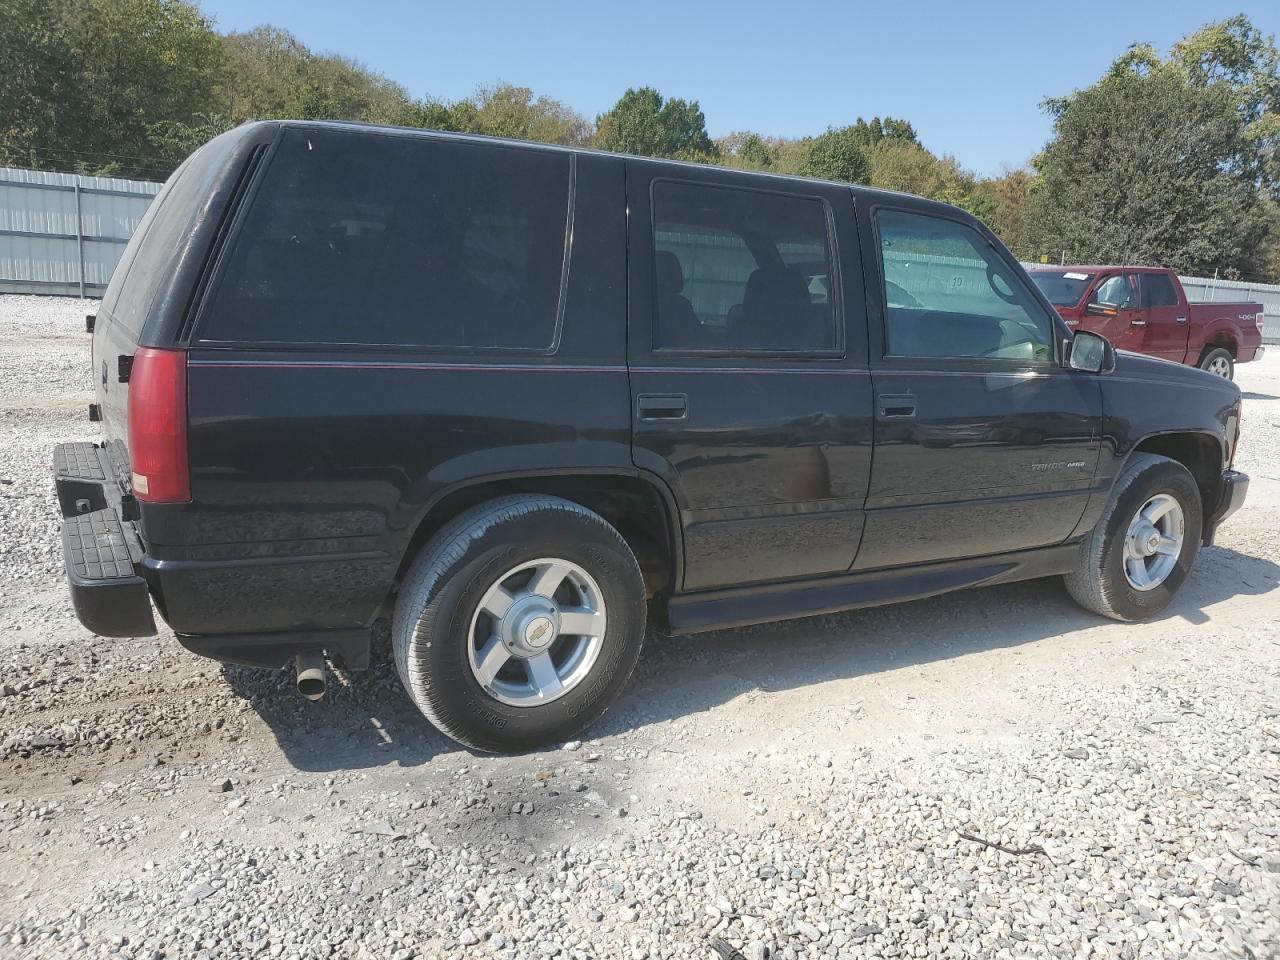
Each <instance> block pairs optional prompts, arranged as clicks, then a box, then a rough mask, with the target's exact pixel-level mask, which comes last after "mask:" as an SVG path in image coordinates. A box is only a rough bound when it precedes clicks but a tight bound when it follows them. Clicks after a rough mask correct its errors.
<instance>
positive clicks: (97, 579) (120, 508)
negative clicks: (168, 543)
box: [53, 443, 156, 637]
mask: <svg viewBox="0 0 1280 960" xmlns="http://www.w3.org/2000/svg"><path fill="white" fill-rule="evenodd" d="M119 457H120V454H119V452H118V451H116V450H114V449H112V448H109V447H107V446H99V445H98V444H95V443H63V444H60V445H59V446H58V447H56V448H55V449H54V451H53V481H54V485H55V486H56V488H57V492H58V506H59V508H60V510H61V512H62V516H63V523H62V559H63V562H64V564H65V565H66V570H67V584H68V586H69V587H70V588H71V603H72V605H73V606H74V607H75V611H76V616H77V617H79V618H80V622H81V623H82V624H84V625H85V627H87V628H88V629H89V630H91V631H93V632H94V633H96V634H97V635H98V636H100V637H151V636H155V633H156V621H155V618H154V617H153V616H152V614H151V597H150V593H149V590H148V588H147V581H146V580H145V579H143V577H142V576H141V572H142V571H141V564H142V558H143V553H144V551H143V547H142V538H141V537H139V536H138V528H137V525H136V524H135V523H134V522H133V520H132V519H128V518H127V516H126V515H127V513H128V508H129V506H131V505H132V502H133V501H132V498H130V497H129V496H128V494H127V493H126V490H127V487H126V486H125V484H123V483H122V482H121V480H120V477H121V468H120V463H119Z"/></svg>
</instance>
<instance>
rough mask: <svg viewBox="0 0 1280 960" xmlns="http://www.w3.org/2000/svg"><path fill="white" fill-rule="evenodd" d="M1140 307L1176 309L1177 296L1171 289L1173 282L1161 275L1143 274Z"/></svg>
mask: <svg viewBox="0 0 1280 960" xmlns="http://www.w3.org/2000/svg"><path fill="white" fill-rule="evenodd" d="M1142 305H1143V306H1144V307H1176V306H1177V305H1178V294H1177V292H1176V291H1175V290H1174V289H1173V281H1172V280H1170V279H1169V277H1168V276H1167V275H1166V274H1163V273H1144V274H1143V275H1142Z"/></svg>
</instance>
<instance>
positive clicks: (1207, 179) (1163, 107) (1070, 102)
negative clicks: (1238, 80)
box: [1027, 45, 1271, 275]
mask: <svg viewBox="0 0 1280 960" xmlns="http://www.w3.org/2000/svg"><path fill="white" fill-rule="evenodd" d="M1240 103H1241V99H1240V95H1239V90H1237V89H1236V88H1235V87H1234V86H1233V85H1232V84H1231V83H1230V82H1226V81H1222V80H1210V81H1206V82H1199V81H1197V80H1195V79H1194V78H1193V77H1191V76H1190V75H1189V72H1188V70H1187V69H1186V67H1185V64H1183V63H1180V62H1178V61H1170V62H1166V61H1163V60H1161V59H1160V58H1159V56H1158V55H1156V53H1155V52H1154V51H1153V50H1152V49H1151V48H1150V47H1146V46H1141V45H1138V46H1134V47H1132V48H1130V50H1129V51H1128V52H1127V53H1126V54H1125V55H1124V56H1122V57H1121V58H1120V59H1118V60H1117V61H1116V63H1115V64H1114V65H1113V66H1112V68H1111V69H1110V70H1109V71H1108V72H1107V74H1106V75H1105V76H1104V77H1103V78H1102V79H1101V80H1099V81H1098V82H1097V83H1096V84H1094V85H1093V86H1091V87H1088V88H1087V89H1085V90H1081V91H1078V92H1076V93H1074V94H1071V95H1070V96H1068V97H1063V98H1059V99H1057V100H1051V101H1047V104H1046V105H1047V107H1048V109H1049V110H1050V112H1051V113H1052V114H1053V116H1054V138H1053V140H1052V141H1051V142H1050V143H1049V145H1048V146H1047V147H1046V148H1045V150H1044V152H1043V153H1042V154H1041V155H1040V157H1038V158H1037V161H1036V166H1037V171H1038V177H1037V184H1036V189H1035V190H1034V191H1033V195H1032V202H1031V207H1030V210H1029V213H1028V217H1027V230H1028V241H1029V243H1030V244H1031V245H1032V246H1033V248H1034V249H1035V251H1036V252H1039V253H1045V254H1057V253H1058V252H1059V251H1062V250H1065V251H1066V254H1067V256H1068V257H1069V258H1071V259H1075V260H1097V261H1101V262H1128V263H1139V262H1146V263H1158V264H1161V265H1164V266H1169V267H1173V268H1174V269H1176V270H1179V271H1182V272H1187V273H1197V272H1199V273H1209V272H1212V271H1214V270H1218V271H1220V272H1221V273H1223V274H1224V275H1239V274H1242V273H1248V274H1256V273H1258V272H1261V271H1262V270H1263V269H1265V265H1264V263H1263V258H1264V257H1265V254H1264V251H1265V248H1266V238H1267V234H1268V232H1269V229H1270V223H1271V218H1270V216H1269V215H1268V211H1267V209H1266V207H1265V205H1264V202H1263V196H1262V194H1261V193H1260V190H1259V187H1260V185H1261V183H1260V180H1259V167H1258V163H1257V145H1256V144H1255V143H1254V142H1253V141H1251V140H1250V138H1249V136H1248V135H1247V134H1246V127H1247V126H1248V124H1247V122H1246V118H1245V117H1244V116H1242V114H1241V112H1240Z"/></svg>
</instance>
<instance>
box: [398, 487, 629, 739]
mask: <svg viewBox="0 0 1280 960" xmlns="http://www.w3.org/2000/svg"><path fill="white" fill-rule="evenodd" d="M645 615H646V607H645V599H644V583H643V580H642V579H641V574H640V566H639V564H638V563H637V562H636V559H635V556H634V555H633V554H632V552H631V548H630V547H629V546H628V545H627V543H626V541H625V540H623V538H622V536H621V535H620V534H619V533H618V531H617V530H615V529H614V528H613V526H611V525H610V524H609V523H608V522H607V521H606V520H604V518H602V517H600V516H599V515H598V514H595V513H592V512H591V511H590V510H588V509H586V508H585V507H582V506H579V505H578V504H576V503H572V502H570V501H568V500H561V499H560V498H558V497H550V496H514V497H503V498H501V499H497V500H492V501H489V502H488V503H483V504H481V505H479V506H477V507H474V508H472V509H471V510H468V511H467V512H466V513H463V514H462V515H460V516H459V517H457V518H456V519H455V520H453V521H452V522H450V523H449V524H447V525H446V526H445V527H444V528H443V529H442V530H441V531H440V532H439V533H437V534H436V536H435V537H433V538H432V539H431V541H430V542H429V543H427V545H426V546H425V547H424V548H423V549H422V552H421V553H420V554H419V556H418V557H417V558H416V559H415V560H414V562H413V566H412V567H411V568H410V570H409V573H408V576H407V577H406V578H405V582H404V586H403V589H402V590H401V591H400V596H399V598H398V599H397V601H396V608H395V614H394V617H393V621H392V644H393V647H394V654H395V661H396V668H397V670H398V671H399V673H400V680H401V682H403V683H404V686H405V689H406V690H407V691H408V692H409V696H410V697H411V698H412V700H413V701H414V703H415V704H416V705H417V707H418V709H419V710H421V711H422V713H423V715H424V716H426V718H427V719H428V720H430V721H431V722H432V723H433V724H434V725H435V726H436V727H438V728H439V729H440V730H441V732H443V733H445V734H446V735H448V736H450V737H452V738H453V739H454V740H457V741H458V742H459V743H462V744H464V745H466V746H468V747H472V748H474V749H476V750H485V751H490V752H509V751H520V750H530V749H534V748H537V747H543V746H547V745H549V744H553V743H557V742H560V741H563V740H567V739H571V738H572V737H573V736H574V735H576V734H578V733H580V732H581V731H582V730H583V729H585V728H586V727H587V726H588V725H590V724H591V723H592V722H593V721H595V720H596V719H597V718H598V717H599V716H600V715H601V714H602V713H604V711H605V710H606V709H607V708H608V706H609V705H610V704H611V703H612V702H613V700H614V699H615V698H616V697H617V695H618V693H619V692H620V691H621V690H622V688H623V687H624V686H625V685H626V682H627V680H628V678H629V677H630V676H631V671H632V670H633V669H634V667H635V665H636V662H637V660H638V659H639V657H640V646H641V643H642V642H643V639H644V631H645Z"/></svg>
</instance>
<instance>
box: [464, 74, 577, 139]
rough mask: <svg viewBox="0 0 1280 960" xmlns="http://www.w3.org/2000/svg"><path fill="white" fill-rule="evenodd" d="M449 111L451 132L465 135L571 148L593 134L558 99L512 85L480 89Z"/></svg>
mask: <svg viewBox="0 0 1280 960" xmlns="http://www.w3.org/2000/svg"><path fill="white" fill-rule="evenodd" d="M446 110H447V111H448V114H449V121H448V122H449V123H450V129H456V130H461V131H464V132H466V133H483V134H485V135H487V136H491V137H509V138H511V139H513V140H535V141H538V142H540V143H559V144H565V145H569V146H575V145H580V144H583V143H586V142H587V139H588V138H589V137H590V135H591V125H590V123H588V122H587V119H586V118H585V117H583V116H582V115H581V114H579V113H575V112H574V111H573V110H570V109H569V108H568V107H566V106H565V105H564V104H563V103H561V102H560V101H559V100H553V99H551V98H550V97H545V96H544V97H536V98H535V97H534V95H533V91H532V90H530V89H529V88H528V87H516V86H512V85H511V84H509V83H501V84H497V85H496V86H491V87H481V88H480V89H479V90H477V91H476V93H475V95H474V96H472V97H470V98H469V99H467V100H460V101H458V102H457V103H455V104H453V105H452V106H449V107H446Z"/></svg>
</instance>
